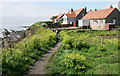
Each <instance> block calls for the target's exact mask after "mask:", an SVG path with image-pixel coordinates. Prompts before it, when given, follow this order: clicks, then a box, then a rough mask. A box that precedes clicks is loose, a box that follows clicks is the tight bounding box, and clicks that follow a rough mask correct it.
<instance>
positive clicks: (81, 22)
mask: <svg viewBox="0 0 120 76" xmlns="http://www.w3.org/2000/svg"><path fill="white" fill-rule="evenodd" d="M89 23H90V21H89V20H78V26H80V27H82V26H89Z"/></svg>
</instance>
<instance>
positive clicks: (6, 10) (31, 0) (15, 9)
mask: <svg viewBox="0 0 120 76" xmlns="http://www.w3.org/2000/svg"><path fill="white" fill-rule="evenodd" d="M67 1H68V0H52V1H51V2H50V0H44V2H43V0H42V1H40V0H2V2H0V29H3V28H8V29H19V28H20V26H30V25H32V24H33V23H35V22H38V21H48V20H49V19H50V17H51V16H53V15H58V14H60V13H65V12H67V11H69V10H70V9H71V8H73V9H74V10H76V9H81V8H84V7H87V11H89V10H90V9H92V10H94V9H104V8H108V7H109V5H110V4H113V5H114V6H115V7H117V6H118V5H117V4H116V2H115V0H114V2H112V1H113V0H112V1H108V0H106V1H105V0H100V2H98V1H95V0H91V1H90V0H89V1H87V0H86V1H84V2H83V1H82V0H81V1H80V0H79V1H78V0H74V1H73V0H69V2H67Z"/></svg>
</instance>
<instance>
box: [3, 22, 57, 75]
mask: <svg viewBox="0 0 120 76" xmlns="http://www.w3.org/2000/svg"><path fill="white" fill-rule="evenodd" d="M29 29H31V35H28V36H26V37H25V38H24V39H23V40H21V41H20V42H18V43H17V44H15V47H14V48H9V49H3V50H2V68H3V69H2V73H3V75H5V76H6V75H7V76H10V75H17V76H18V75H21V74H22V73H23V72H24V71H26V70H28V69H29V68H30V67H31V66H32V65H33V63H34V62H35V61H36V60H37V59H39V58H40V57H41V56H42V55H43V54H44V53H46V52H47V51H48V50H49V49H51V48H52V47H53V46H54V45H55V44H56V43H57V38H56V34H55V33H54V32H53V31H51V30H49V29H45V28H43V27H41V26H40V25H38V24H34V25H32V26H30V27H29ZM26 34H27V32H26Z"/></svg>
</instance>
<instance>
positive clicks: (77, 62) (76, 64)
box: [60, 53, 87, 72]
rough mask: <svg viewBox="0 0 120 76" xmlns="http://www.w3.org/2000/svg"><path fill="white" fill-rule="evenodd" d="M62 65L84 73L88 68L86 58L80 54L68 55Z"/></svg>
mask: <svg viewBox="0 0 120 76" xmlns="http://www.w3.org/2000/svg"><path fill="white" fill-rule="evenodd" d="M64 57H65V59H64V60H62V61H61V62H60V64H61V65H62V66H64V67H67V68H68V69H75V71H76V72H78V71H84V70H85V69H86V68H87V65H86V58H85V57H84V56H83V55H80V54H75V53H71V54H66V55H64Z"/></svg>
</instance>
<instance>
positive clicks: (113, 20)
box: [79, 6, 120, 30]
mask: <svg viewBox="0 0 120 76" xmlns="http://www.w3.org/2000/svg"><path fill="white" fill-rule="evenodd" d="M115 25H120V12H119V11H118V9H117V8H113V7H112V6H110V8H108V9H103V10H95V11H89V12H88V13H87V14H86V15H85V16H84V17H83V18H82V19H81V20H79V27H84V26H90V27H91V28H92V29H93V30H109V29H110V28H114V27H115Z"/></svg>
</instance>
